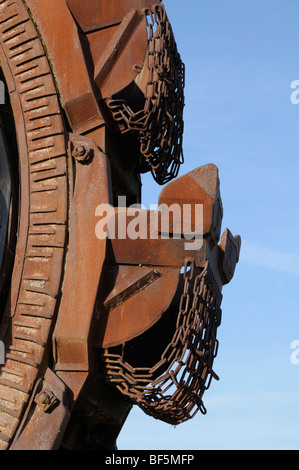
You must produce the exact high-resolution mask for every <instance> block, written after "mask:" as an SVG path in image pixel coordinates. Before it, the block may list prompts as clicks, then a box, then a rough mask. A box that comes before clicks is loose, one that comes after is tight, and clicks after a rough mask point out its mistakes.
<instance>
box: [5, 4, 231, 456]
mask: <svg viewBox="0 0 299 470" xmlns="http://www.w3.org/2000/svg"><path fill="white" fill-rule="evenodd" d="M0 67H1V77H0V78H1V84H2V85H4V91H5V96H4V95H3V100H2V101H3V102H1V104H0V214H1V224H0V266H1V271H0V298H1V305H0V320H1V324H0V340H1V345H4V347H5V358H4V361H3V362H4V363H3V364H2V365H0V449H1V450H56V449H70V450H71V449H115V448H116V440H117V436H118V434H119V432H120V430H121V429H122V426H123V425H124V423H125V420H126V418H127V416H128V414H129V412H130V410H131V407H132V406H133V405H134V404H136V405H138V406H140V407H141V408H142V409H143V410H144V412H145V413H147V414H149V415H151V416H154V417H155V418H157V419H160V420H163V421H165V422H168V423H171V424H179V423H182V422H184V421H186V420H188V419H191V418H192V417H193V416H194V415H195V414H196V413H197V412H198V411H200V412H202V413H205V412H206V409H205V407H204V403H203V395H204V392H205V391H206V390H207V389H208V388H209V385H210V383H211V380H212V379H217V378H218V377H217V374H216V373H215V372H214V370H213V362H214V358H215V357H216V354H217V351H218V340H217V328H218V327H219V325H220V323H221V300H222V287H223V286H224V285H225V284H227V283H229V282H230V280H231V279H232V277H233V275H234V271H235V266H236V263H237V262H238V258H239V251H240V237H238V236H235V237H234V236H233V235H232V234H231V232H230V231H229V230H228V229H226V230H225V231H224V232H223V234H222V236H221V223H222V216H223V209H222V202H221V196H220V186H219V175H218V169H217V168H216V167H215V165H213V164H208V165H204V166H201V167H198V168H196V169H195V170H193V171H191V172H189V173H187V174H185V175H183V176H180V177H178V172H179V169H180V166H181V164H182V163H183V152H182V141H183V108H184V65H183V63H182V61H181V57H180V55H179V53H178V50H177V46H176V42H175V39H174V34H173V31H172V28H171V25H170V23H169V20H168V17H167V14H166V11H165V7H164V5H163V3H162V2H161V1H160V0H100V1H96V0H84V1H83V0H46V1H43V2H41V1H39V0H26V1H25V0H0ZM0 92H1V90H0ZM145 172H151V173H152V176H153V178H154V180H155V181H156V182H157V183H158V184H159V185H164V187H163V189H162V191H161V193H160V196H159V201H158V209H157V211H153V210H145V209H139V213H140V214H141V216H142V217H143V220H145V221H146V223H145V227H146V236H145V237H140V238H138V237H137V238H134V239H132V238H130V237H128V236H125V237H124V236H120V231H119V230H117V229H118V228H119V227H121V226H122V229H123V228H125V233H128V230H127V229H129V225H130V224H131V223H132V212H131V209H130V207H131V205H132V204H140V203H141V201H142V197H141V187H142V185H141V174H142V173H145ZM119 196H122V197H125V201H126V203H125V204H124V206H123V207H118V201H119ZM122 200H123V199H122ZM172 204H175V205H176V207H178V208H179V209H181V210H180V211H179V213H177V214H176V215H173V218H172V219H171V220H170V219H169V213H168V211H167V208H169V207H170V206H171V205H172ZM187 204H188V205H189V206H190V207H191V208H193V209H194V208H195V207H199V206H200V207H203V220H202V225H201V228H200V231H198V232H196V230H197V225H196V220H197V219H196V217H195V212H194V211H193V212H192V211H191V212H192V214H193V215H192V216H191V222H190V224H191V225H190V228H189V229H190V231H191V229H192V233H193V234H194V235H195V236H196V237H197V238H198V239H200V240H201V242H200V244H199V245H198V247H197V249H193V248H194V247H193V246H192V241H190V239H189V240H188V237H185V238H184V236H183V235H185V230H184V223H183V219H182V214H183V209H184V207H185V205H187ZM102 205H105V207H111V208H113V213H112V215H111V214H110V215H109V217H107V219H106V226H107V227H108V229H109V228H110V227H112V226H113V227H114V229H115V233H116V234H117V235H116V236H114V237H112V238H111V237H108V235H107V232H106V235H105V236H104V237H98V236H97V230H96V224H97V220H98V219H97V214H98V207H100V206H102ZM160 208H164V209H163V210H160ZM165 208H166V209H165ZM153 219H155V220H156V221H158V222H157V224H156V225H155V226H154V228H153V226H152V225H151V221H152V220H153ZM166 221H167V222H169V226H168V228H169V233H170V236H169V237H165V233H164V228H163V227H164V225H163V224H164V222H166ZM122 224H123V225H125V227H124V226H123V225H122ZM189 235H190V234H189ZM189 238H190V237H189Z"/></svg>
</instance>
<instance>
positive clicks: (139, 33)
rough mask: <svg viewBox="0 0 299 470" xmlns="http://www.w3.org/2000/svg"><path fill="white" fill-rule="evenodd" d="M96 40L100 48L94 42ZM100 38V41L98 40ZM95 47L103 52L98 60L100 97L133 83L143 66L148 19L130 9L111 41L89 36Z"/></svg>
mask: <svg viewBox="0 0 299 470" xmlns="http://www.w3.org/2000/svg"><path fill="white" fill-rule="evenodd" d="M94 39H97V40H98V41H97V47H95V45H94V44H93V42H94ZM99 39H100V40H99ZM89 41H90V43H91V48H92V50H96V51H103V52H102V54H101V56H100V57H99V58H98V59H97V60H95V58H94V63H95V72H94V80H95V83H96V84H97V86H98V87H99V89H100V90H101V97H102V98H107V97H108V96H112V95H114V94H115V93H117V92H118V91H120V90H121V89H122V88H125V87H126V86H127V85H128V84H129V83H131V82H132V81H133V80H134V79H135V77H136V75H138V73H140V70H141V69H142V67H143V63H144V59H145V54H146V50H147V45H148V38H147V28H146V22H145V19H144V17H143V16H141V15H140V14H139V13H138V11H137V10H133V9H132V10H130V11H129V13H128V14H127V15H126V16H125V17H124V19H123V21H122V23H121V24H120V25H119V26H118V27H117V28H116V30H115V33H114V35H113V37H112V38H111V39H110V41H109V42H107V41H105V38H104V36H103V34H102V35H101V36H99V35H97V36H96V37H94V38H93V37H90V38H89Z"/></svg>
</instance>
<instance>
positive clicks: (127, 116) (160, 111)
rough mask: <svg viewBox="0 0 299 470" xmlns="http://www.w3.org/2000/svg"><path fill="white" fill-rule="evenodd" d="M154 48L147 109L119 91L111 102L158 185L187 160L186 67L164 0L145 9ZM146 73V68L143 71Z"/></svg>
mask: <svg viewBox="0 0 299 470" xmlns="http://www.w3.org/2000/svg"><path fill="white" fill-rule="evenodd" d="M145 21H146V24H147V31H148V49H147V54H146V58H145V64H144V69H145V70H146V72H145V73H143V75H146V77H148V79H147V83H146V88H145V90H146V91H145V97H144V106H143V109H139V110H136V109H134V111H133V109H132V108H134V106H133V105H131V104H130V100H129V99H123V98H121V95H119V96H117V95H114V96H113V97H111V98H110V99H108V101H107V105H108V107H109V109H110V111H111V112H112V115H113V117H114V119H115V121H117V122H118V124H119V126H120V129H121V132H122V133H123V134H124V133H128V132H130V133H134V134H135V136H137V139H138V142H139V150H140V155H141V159H142V162H141V167H142V168H143V171H144V172H145V171H151V172H152V175H153V177H154V179H155V180H156V182H157V183H158V184H165V183H167V182H168V181H170V180H172V179H173V178H176V177H177V175H178V172H179V168H180V165H181V164H182V163H183V160H184V158H183V150H182V141H183V127H184V124H183V108H184V86H185V84H184V81H185V70H184V64H183V63H182V61H181V58H180V55H179V53H178V51H177V46H176V42H175V39H174V35H173V32H172V29H171V25H170V23H169V21H168V18H167V15H166V12H165V9H164V6H163V4H158V5H156V6H155V7H154V8H153V11H150V10H146V11H145ZM143 72H144V71H143Z"/></svg>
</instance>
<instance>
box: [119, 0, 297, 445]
mask: <svg viewBox="0 0 299 470" xmlns="http://www.w3.org/2000/svg"><path fill="white" fill-rule="evenodd" d="M164 3H165V6H166V8H167V12H168V16H169V18H170V20H171V23H172V26H173V29H174V32H175V36H176V40H177V44H178V48H179V51H180V53H181V56H182V58H183V61H184V62H185V65H186V107H185V136H184V154H185V164H184V165H183V166H182V169H181V172H180V175H182V174H184V173H187V172H188V171H190V170H192V169H193V168H196V167H198V166H201V165H204V164H206V163H214V164H216V165H217V166H218V168H219V172H220V182H221V195H222V200H223V205H224V220H223V226H222V227H223V230H224V229H225V228H226V227H228V228H229V229H230V230H231V231H232V232H233V233H234V234H237V233H238V234H240V235H241V236H242V241H243V244H242V251H241V259H240V262H239V264H238V266H237V269H236V273H235V277H234V279H233V280H232V282H231V283H230V284H229V285H227V286H225V287H224V290H223V294H224V299H223V303H222V310H223V316H222V318H223V320H222V325H221V326H220V328H219V330H218V331H219V333H218V338H219V341H220V346H219V352H218V356H217V358H216V360H215V363H214V368H215V371H216V373H217V374H218V375H219V376H220V381H219V382H216V381H213V382H212V385H211V387H210V389H209V390H208V391H207V392H206V395H205V397H204V402H205V406H206V408H207V410H208V413H207V415H205V416H203V415H201V414H200V413H198V414H197V415H196V417H195V418H194V419H193V420H191V421H189V422H187V423H185V424H183V425H180V426H177V427H172V426H169V425H168V424H165V423H162V422H160V421H156V420H154V419H152V418H150V417H148V416H146V415H145V414H144V413H143V412H142V411H140V410H139V408H137V407H134V409H133V411H132V412H131V414H130V416H129V418H128V420H127V422H126V424H125V426H124V428H123V430H122V432H121V434H120V436H119V439H118V448H119V449H120V450H127V449H128V450H131V449H135V450H139V449H150V450H153V449H155V450H160V449H165V450H172V449H182V450H194V449H198V450H202V449H204V450H205V449H206V450H208V449H212V450H218V449H233V450H237V449H252V450H255V449H267V450H268V449H283V450H286V449H299V364H297V365H296V364H294V363H292V362H291V354H292V352H294V350H292V349H291V343H292V342H293V341H296V340H298V342H299V306H298V300H299V295H298V290H299V289H298V287H299V246H298V238H299V210H298V205H299V195H298V175H299V171H298V170H299V158H298V155H299V104H298V105H294V104H292V103H291V100H290V96H291V93H292V91H293V90H292V89H291V83H292V82H293V81H294V80H299V52H298V51H299V28H298V20H299V2H298V0H225V1H224V0H185V1H184V2H182V1H179V0H165V2H164ZM160 190H161V188H160V187H158V186H156V185H155V184H154V183H153V182H152V181H151V178H150V177H147V176H146V177H145V178H144V194H143V198H144V199H143V202H144V204H145V205H146V206H149V204H152V203H156V202H157V198H158V194H159V191H160ZM298 344H299V343H298ZM297 358H299V354H298V355H297Z"/></svg>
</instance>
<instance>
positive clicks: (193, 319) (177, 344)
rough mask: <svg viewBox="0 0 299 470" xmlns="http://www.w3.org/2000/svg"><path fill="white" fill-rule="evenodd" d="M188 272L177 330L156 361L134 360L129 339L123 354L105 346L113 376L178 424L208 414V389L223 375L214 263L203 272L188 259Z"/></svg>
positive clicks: (161, 415) (134, 398) (154, 411)
mask: <svg viewBox="0 0 299 470" xmlns="http://www.w3.org/2000/svg"><path fill="white" fill-rule="evenodd" d="M182 276H183V279H184V287H183V292H182V295H181V298H180V303H179V311H178V315H177V322H176V330H175V333H174V335H173V338H172V340H171V342H170V343H169V344H168V345H167V347H166V348H165V350H164V352H163V354H162V355H161V359H160V361H159V362H158V363H157V364H156V365H154V366H153V367H151V368H149V367H133V366H132V365H130V364H129V363H128V362H127V361H126V359H125V356H126V344H124V345H123V347H122V351H121V353H120V354H113V353H111V351H109V349H108V350H104V351H103V361H104V367H105V374H106V378H107V380H108V381H109V382H110V383H112V384H114V385H115V386H116V387H117V388H118V389H119V390H120V391H121V392H122V393H123V394H124V395H126V396H127V397H129V398H130V399H131V400H132V401H133V402H134V403H136V404H137V405H139V406H140V407H141V408H142V409H143V410H144V411H145V412H146V413H147V414H150V415H151V416H154V417H155V418H157V419H160V420H162V421H165V422H167V423H170V424H174V425H175V424H179V423H181V422H184V421H186V420H188V419H190V418H193V416H195V414H196V413H197V412H198V411H201V413H203V414H205V413H206V408H205V407H204V404H203V401H202V398H203V394H204V392H205V391H206V390H207V389H208V388H209V386H210V384H211V381H212V379H213V378H214V379H218V377H217V375H216V374H215V372H214V371H213V369H212V366H213V362H214V359H215V357H216V355H217V351H218V340H217V339H216V333H217V328H218V326H219V325H220V322H221V308H220V305H221V300H222V295H221V292H220V290H219V288H218V285H217V283H216V281H215V279H214V276H213V272H212V270H211V268H210V266H209V262H207V263H206V266H205V268H204V269H201V270H200V272H198V268H195V266H194V261H193V260H186V262H185V264H184V271H183V274H182Z"/></svg>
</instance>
